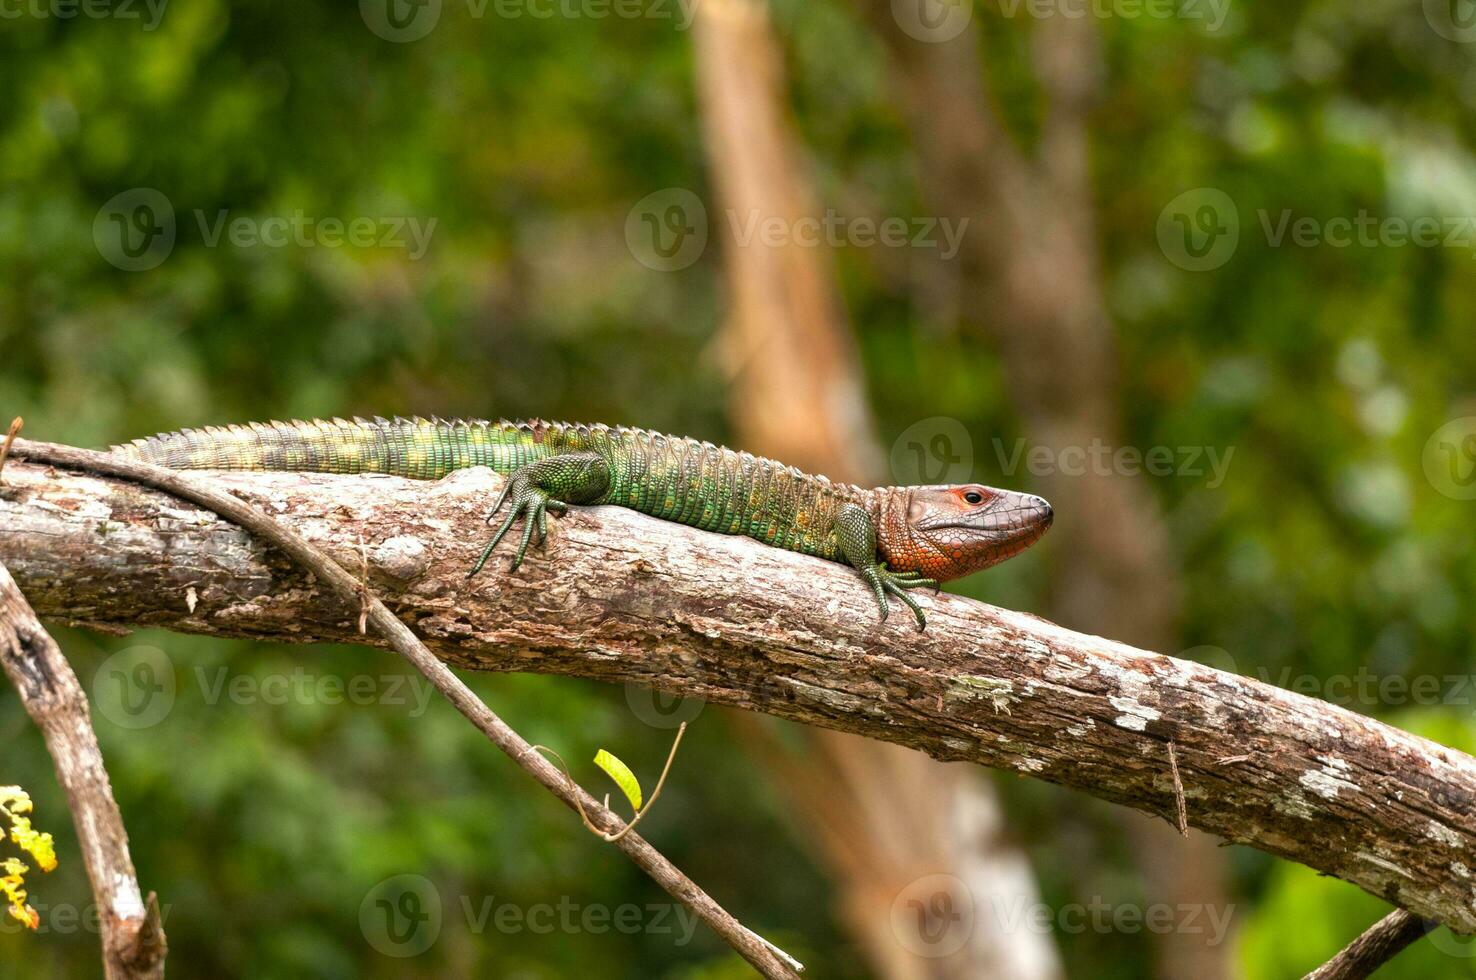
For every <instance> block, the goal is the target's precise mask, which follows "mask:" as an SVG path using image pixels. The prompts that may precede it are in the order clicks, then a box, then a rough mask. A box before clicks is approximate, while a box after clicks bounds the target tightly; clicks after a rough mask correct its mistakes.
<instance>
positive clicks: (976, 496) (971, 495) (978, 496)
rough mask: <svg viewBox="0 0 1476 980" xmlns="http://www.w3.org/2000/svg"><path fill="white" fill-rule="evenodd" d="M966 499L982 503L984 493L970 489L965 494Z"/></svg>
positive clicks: (974, 502) (970, 501) (972, 502)
mask: <svg viewBox="0 0 1476 980" xmlns="http://www.w3.org/2000/svg"><path fill="white" fill-rule="evenodd" d="M964 500H967V501H968V502H969V503H971V504H982V503H983V502H984V495H983V494H982V493H980V492H979V491H977V490H970V491H969V492H968V493H966V494H964Z"/></svg>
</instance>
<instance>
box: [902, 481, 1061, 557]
mask: <svg viewBox="0 0 1476 980" xmlns="http://www.w3.org/2000/svg"><path fill="white" fill-rule="evenodd" d="M1052 516H1053V515H1052V513H1051V505H1050V504H1048V503H1046V501H1045V500H1044V499H1042V498H1041V497H1037V496H1035V495H1034V494H1029V493H1016V492H1014V491H1013V490H997V489H995V488H994V487H986V486H981V485H979V484H977V483H966V484H959V485H941V486H924V487H897V488H895V489H892V490H890V491H889V492H888V495H887V498H886V499H885V500H884V501H883V503H882V507H881V520H880V521H879V522H878V527H877V547H878V548H879V550H880V551H881V553H882V557H883V558H885V559H886V562H887V566H888V567H889V568H892V569H894V570H896V571H902V572H919V573H921V574H923V575H926V576H928V577H929V578H936V579H939V580H944V581H946V580H948V579H955V578H962V577H963V576H965V575H970V574H972V573H974V572H977V571H979V570H981V569H984V568H988V567H989V566H990V565H997V564H999V563H1000V562H1002V561H1004V560H1005V559H1006V558H1011V557H1013V556H1015V555H1018V554H1019V553H1020V552H1022V551H1024V550H1025V549H1026V548H1028V547H1030V546H1031V545H1032V544H1034V543H1035V542H1036V541H1038V540H1040V537H1041V535H1043V534H1045V532H1046V529H1047V528H1049V527H1050V526H1051V519H1052Z"/></svg>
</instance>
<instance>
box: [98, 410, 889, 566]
mask: <svg viewBox="0 0 1476 980" xmlns="http://www.w3.org/2000/svg"><path fill="white" fill-rule="evenodd" d="M113 451H114V452H120V453H124V454H127V455H129V456H132V457H134V458H136V459H141V460H144V461H147V462H152V463H156V464H158V465H161V466H167V467H170V468H172V469H222V470H296V471H312V472H322V473H386V474H390V475H393V476H402V477H408V478H411V479H418V480H439V479H441V478H442V477H444V476H446V475H447V474H448V473H450V472H451V471H453V470H458V469H465V468H467V467H472V466H487V467H490V468H492V469H493V470H496V471H497V472H498V473H501V474H503V475H504V476H511V475H512V474H514V473H516V472H517V471H518V470H520V469H522V468H523V467H525V466H528V465H529V464H532V463H535V462H538V461H539V460H544V459H548V458H549V457H552V456H556V455H563V454H568V453H586V452H588V453H595V454H598V455H599V456H600V457H601V458H603V459H604V461H605V462H606V464H607V466H608V468H609V486H608V488H607V489H606V490H605V492H604V493H602V494H601V495H599V496H598V497H597V498H594V499H587V500H581V501H578V502H580V503H591V504H616V505H619V506H622V507H629V508H630V509H632V510H638V511H640V512H641V513H644V514H650V515H651V516H652V517H659V518H661V519H663V520H668V521H675V522H677V523H680V524H686V525H688V526H689V527H695V528H699V529H701V530H704V531H716V532H718V533H720V534H742V535H746V536H748V537H750V538H753V539H755V540H757V541H761V542H763V543H764V544H767V545H771V546H773V547H776V548H785V549H788V550H790V551H798V552H802V553H804V554H807V555H816V556H818V557H821V558H826V559H829V560H831V561H839V562H844V561H845V560H846V559H845V556H844V555H843V554H842V552H841V547H840V543H839V541H838V540H837V538H836V535H835V534H834V529H835V519H836V515H837V514H838V512H839V511H840V508H841V507H842V506H844V505H845V504H847V503H859V504H863V505H864V504H865V502H866V496H867V495H868V494H870V493H871V491H868V490H862V489H860V488H859V487H854V486H849V485H845V484H838V483H831V482H830V481H828V480H826V479H825V478H824V477H817V476H811V475H809V474H806V473H802V472H800V471H799V470H797V469H795V468H794V467H791V466H785V465H783V464H781V463H777V462H775V461H773V460H770V459H764V458H762V457H757V456H753V455H751V454H749V453H743V452H735V451H734V450H731V449H725V448H723V447H721V446H714V445H713V444H712V443H708V442H700V441H698V440H696V439H688V438H684V437H680V436H667V435H662V434H661V433H657V432H649V431H647V430H645V429H636V428H626V427H624V426H620V427H613V428H612V427H609V426H604V425H573V424H568V423H562V422H538V421H534V422H506V421H503V422H485V421H479V420H459V419H458V420H451V421H447V420H441V419H392V420H391V419H374V420H372V421H370V420H365V419H355V420H353V421H347V420H344V419H334V420H332V421H313V422H271V423H253V424H251V425H245V426H227V427H224V428H206V429H186V430H183V431H181V432H176V433H171V434H167V435H158V436H154V437H152V438H149V439H138V440H135V441H134V442H132V443H130V444H128V445H125V446H118V447H114V450H113Z"/></svg>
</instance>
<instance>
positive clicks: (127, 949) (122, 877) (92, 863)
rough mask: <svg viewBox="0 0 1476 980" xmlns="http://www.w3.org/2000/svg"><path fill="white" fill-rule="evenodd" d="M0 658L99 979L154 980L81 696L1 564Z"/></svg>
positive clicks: (151, 906)
mask: <svg viewBox="0 0 1476 980" xmlns="http://www.w3.org/2000/svg"><path fill="white" fill-rule="evenodd" d="M12 431H13V430H12ZM0 661H3V663H4V667H5V675H6V676H7V677H9V678H10V682H11V684H13V685H15V689H16V691H17V692H19V694H20V699H21V703H22V704H23V705H25V709H26V713H27V714H29V715H30V716H31V718H32V720H34V721H35V722H36V727H37V728H40V729H41V734H42V736H43V737H44V738H45V740H46V749H47V751H48V752H50V753H51V758H52V761H53V762H55V763H56V778H57V781H58V782H59V783H61V786H62V789H63V790H65V791H66V794H67V805H68V807H69V808H70V810H71V811H72V823H73V824H74V825H75V826H76V828H77V842H78V843H79V844H80V845H81V847H82V863H83V865H84V866H85V867H86V869H87V878H88V881H90V882H91V884H92V895H93V899H94V900H95V901H96V903H97V908H98V912H99V915H98V922H99V923H100V927H101V931H102V949H103V972H104V974H105V975H106V977H107V980H162V978H163V976H164V956H165V954H166V953H167V952H168V944H167V943H166V941H165V939H164V928H163V925H162V924H161V922H160V919H159V906H158V902H157V901H156V900H155V897H154V894H153V893H152V892H150V893H149V897H148V900H147V904H146V903H145V899H144V898H143V896H142V895H141V894H140V892H139V888H138V877H137V875H136V874H135V873H134V870H133V858H132V857H131V856H130V855H129V853H128V832H127V831H126V830H124V828H123V815H122V814H121V813H120V812H119V810H118V802H117V800H115V799H114V798H113V787H112V784H111V783H110V782H109V781H108V772H107V769H106V768H104V766H103V758H102V751H101V750H100V749H99V748H98V747H97V735H96V734H95V733H94V732H93V730H92V720H91V718H90V717H89V714H88V710H87V695H86V693H85V692H84V691H83V690H82V685H81V684H80V683H79V682H78V680H77V675H76V674H75V673H73V672H72V667H71V665H70V664H69V663H67V658H66V657H65V656H63V655H62V652H61V648H60V647H58V646H57V645H56V641H55V640H53V639H52V638H51V635H50V634H49V633H47V632H46V630H45V629H44V628H43V627H42V626H41V623H40V621H39V620H38V619H37V618H36V613H35V612H34V611H33V610H32V609H31V606H30V604H29V603H28V602H26V598H25V596H23V595H21V591H20V588H19V587H18V586H17V585H16V584H15V579H13V578H11V576H10V572H9V570H7V569H6V568H5V566H4V565H0Z"/></svg>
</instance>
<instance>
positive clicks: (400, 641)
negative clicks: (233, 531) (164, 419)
mask: <svg viewBox="0 0 1476 980" xmlns="http://www.w3.org/2000/svg"><path fill="white" fill-rule="evenodd" d="M14 451H15V453H16V455H17V456H21V457H23V458H33V459H44V460H46V461H47V462H50V463H56V464H61V465H68V466H76V467H85V468H87V469H92V470H96V471H98V472H105V473H111V474H113V475H115V476H120V477H126V478H128V479H130V480H135V481H138V482H139V483H143V484H147V485H151V486H153V487H156V488H158V489H160V490H167V491H168V492H170V493H171V494H174V495H176V496H179V497H183V498H185V499H187V500H189V501H191V502H192V503H195V504H198V505H199V506H202V507H208V508H210V511H211V512H213V513H214V514H216V515H219V516H221V517H224V518H226V519H228V520H230V521H231V522H232V523H234V524H236V525H239V526H240V527H242V528H244V529H246V530H247V531H249V532H251V534H252V535H254V536H255V538H254V539H253V540H256V539H260V540H262V541H265V542H268V543H270V544H271V545H273V546H275V547H276V548H279V549H281V550H282V551H285V552H286V553H287V554H288V555H289V556H291V558H292V559H293V561H294V562H295V563H296V564H297V565H299V566H301V567H302V568H303V569H306V570H307V571H308V572H310V573H311V574H312V575H313V577H314V578H315V580H316V581H318V582H321V583H324V584H326V585H327V586H328V589H329V590H330V593H331V594H332V595H333V596H334V598H336V599H337V600H338V601H339V602H341V603H348V604H351V605H352V606H355V607H356V608H357V618H356V622H357V629H358V630H359V631H360V632H362V631H363V630H364V628H365V626H366V625H372V626H373V627H374V629H375V631H377V632H378V633H379V634H380V636H381V637H382V638H383V640H384V642H385V643H387V644H388V645H389V646H390V647H392V648H393V649H394V650H395V651H396V652H397V653H399V654H400V655H401V656H402V657H404V658H405V659H406V660H408V661H410V664H411V665H412V666H413V667H415V669H416V670H418V671H420V672H421V674H423V675H424V676H425V678H426V679H427V680H429V681H430V682H431V684H433V685H434V686H435V687H436V689H437V690H438V691H440V692H441V693H442V694H443V695H445V697H446V699H447V700H449V701H450V702H451V704H452V705H453V706H454V707H455V708H456V710H457V711H459V712H461V714H462V715H463V716H465V717H466V719H467V720H468V721H470V722H471V723H472V724H473V725H475V726H476V727H477V728H478V729H479V730H480V731H481V732H482V733H483V734H485V735H486V736H487V738H488V740H489V741H491V742H492V744H494V745H496V746H497V747H498V748H499V749H501V750H502V751H503V752H504V753H506V754H507V755H508V756H509V757H511V758H512V760H513V761H514V762H516V763H517V764H518V766H519V767H520V768H521V769H523V771H525V772H527V773H528V774H529V775H530V776H532V777H533V778H534V779H535V780H537V781H538V782H539V783H541V784H542V785H543V786H544V788H545V789H547V790H548V791H549V792H551V793H553V795H554V796H556V797H558V799H559V800H560V802H562V803H563V804H564V805H565V806H567V807H569V808H570V809H571V810H574V811H575V812H577V813H578V814H579V816H580V818H581V819H582V820H584V822H585V824H586V825H590V826H592V827H593V829H595V830H596V831H597V832H599V833H601V834H602V835H603V836H604V837H605V839H606V840H607V841H609V842H610V843H613V844H614V845H615V846H616V847H618V848H620V850H622V851H624V852H625V854H626V856H628V857H629V858H630V859H631V860H632V861H634V862H635V864H636V866H637V867H639V868H640V869H641V870H642V871H644V872H646V874H648V875H649V876H650V877H651V878H652V879H653V880H654V881H655V882H656V883H657V884H658V885H660V886H661V887H662V888H664V889H666V891H667V892H668V893H669V894H670V895H671V896H672V897H673V898H676V899H677V900H679V901H681V902H682V903H683V904H684V905H686V906H687V907H688V908H690V909H691V910H692V911H693V912H695V913H696V914H697V916H698V918H700V919H702V921H704V922H705V923H707V925H708V926H709V927H711V928H712V930H713V931H714V932H716V933H717V934H718V935H719V936H720V937H722V939H723V940H724V941H725V942H726V943H728V945H729V946H731V947H732V948H733V949H734V950H735V951H736V952H737V953H738V954H739V955H741V956H742V957H743V958H744V959H746V960H747V961H748V962H749V963H750V964H751V965H752V966H753V967H754V968H755V969H756V970H758V971H759V973H761V974H762V975H763V976H765V977H767V978H771V980H798V977H799V973H800V971H801V970H803V969H804V967H803V966H801V965H800V963H799V962H798V961H797V960H795V959H794V958H793V957H791V956H789V954H787V953H785V952H784V951H783V950H781V949H779V948H778V947H777V946H775V945H774V944H772V943H770V942H769V941H768V940H766V939H764V938H763V937H762V936H759V935H758V934H757V933H755V932H753V931H751V930H749V929H747V928H746V927H744V926H743V924H742V923H740V922H739V921H738V920H737V919H735V918H734V917H733V916H732V915H730V914H729V913H728V912H727V911H726V910H725V909H724V908H723V907H722V906H720V905H719V904H718V903H717V902H715V901H714V900H713V899H712V897H711V896H710V895H708V894H707V893H706V892H705V891H703V890H702V889H701V888H700V887H699V886H698V885H697V884H696V883H695V882H693V881H692V880H691V879H690V878H688V877H687V876H686V875H685V874H683V873H682V871H681V870H680V869H679V868H677V866H676V865H674V864H672V863H671V861H669V860H668V859H667V858H666V856H665V855H663V854H662V853H661V852H660V851H658V850H656V848H654V847H652V846H651V844H650V843H649V842H648V841H646V840H645V838H643V837H641V836H640V835H639V834H636V833H633V832H631V831H630V828H629V827H627V826H626V824H625V822H624V821H623V820H621V819H620V818H619V817H618V816H617V815H616V814H615V813H614V811H612V810H610V809H609V808H608V807H606V806H604V805H603V804H601V803H600V802H598V801H597V800H595V798H594V797H593V796H590V795H589V793H587V792H585V791H584V789H583V788H581V787H580V786H578V785H577V784H576V783H575V782H574V781H573V779H572V778H570V777H568V776H567V774H565V773H561V772H560V771H559V770H558V769H557V768H556V767H555V766H554V765H553V764H552V763H550V762H549V761H548V760H547V759H545V758H544V757H543V756H542V755H540V754H539V753H538V751H537V750H536V749H535V748H534V747H533V746H532V745H531V744H529V743H528V742H527V741H526V740H525V739H524V738H523V737H522V736H521V735H519V734H518V733H517V732H516V731H514V730H513V729H512V728H511V727H510V726H508V724H507V723H506V722H504V721H503V720H502V719H501V718H499V717H498V716H497V714H496V713H494V712H493V711H492V709H490V708H488V707H487V705H486V704H485V703H483V702H482V700H481V699H480V698H478V697H477V696H476V694H475V693H474V692H473V691H472V690H471V688H469V687H467V686H466V684H465V683H463V682H462V680H461V678H459V677H457V676H456V675H455V674H454V673H453V672H452V671H451V670H450V668H448V667H447V666H446V665H445V664H444V663H442V662H441V661H440V660H438V659H436V657H435V655H434V654H432V653H431V652H430V650H428V649H427V648H426V646H425V644H424V643H422V642H421V641H420V639H419V637H417V636H416V635H415V634H414V633H413V632H411V631H410V628H409V627H408V626H406V625H405V623H404V622H403V621H402V620H400V619H399V618H398V617H396V616H395V614H394V613H392V612H390V611H389V609H388V608H387V607H386V606H385V605H384V603H383V602H381V601H380V600H379V598H378V597H377V596H376V595H375V594H374V593H373V592H372V591H371V590H370V589H369V587H368V585H367V583H365V582H363V581H361V580H360V579H356V578H354V577H353V576H352V575H350V574H349V573H348V572H346V571H344V569H343V567H342V565H340V564H339V563H338V562H335V561H334V560H333V559H332V558H330V557H328V556H327V555H325V554H324V553H323V552H322V550H320V549H319V548H318V547H317V546H315V545H314V544H312V543H310V542H309V541H308V540H307V539H306V538H304V537H303V536H302V535H301V534H299V533H297V532H296V531H294V530H292V529H289V528H288V527H285V526H283V525H282V524H281V523H279V522H278V521H276V520H274V519H272V518H271V517H268V516H267V515H266V514H265V513H263V512H262V511H261V510H259V509H258V508H257V507H255V506H253V505H252V504H250V503H247V502H245V501H243V500H240V499H238V498H237V497H235V496H232V495H231V494H230V493H228V492H226V491H225V490H224V489H220V488H217V487H215V486H212V485H211V484H210V483H209V482H208V481H205V480H201V479H199V478H198V477H197V476H192V475H187V474H184V473H180V472H176V471H173V470H167V469H163V468H161V467H157V466H151V465H148V464H145V463H138V462H134V461H132V460H126V459H122V458H120V457H117V456H109V455H107V454H104V453H96V452H91V451H88V450H79V449H74V448H72V447H70V446H56V445H51V444H47V443H34V442H30V441H20V442H18V443H17V444H16V445H15V446H14ZM131 489H141V488H137V487H131ZM483 533H484V534H485V533H487V532H486V531H485V529H484V530H483ZM363 540H364V539H363V538H362V537H361V538H359V539H358V541H359V542H360V549H359V553H360V559H361V562H362V563H363V565H365V566H367V564H368V559H367V557H366V556H364V555H363V551H362V542H363ZM74 682H75V679H74ZM80 691H81V689H80V688H78V693H79V694H80ZM84 705H85V701H84ZM664 778H665V777H664V774H663V779H664ZM160 975H161V976H162V973H161V974H160Z"/></svg>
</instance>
